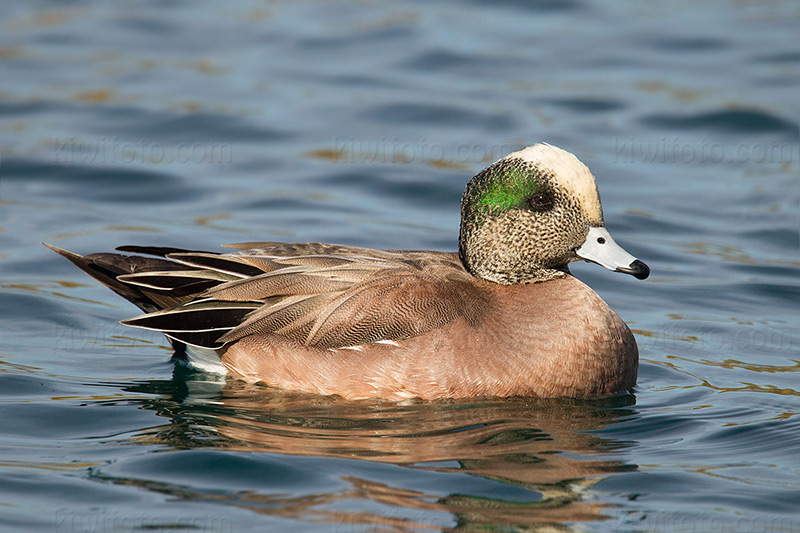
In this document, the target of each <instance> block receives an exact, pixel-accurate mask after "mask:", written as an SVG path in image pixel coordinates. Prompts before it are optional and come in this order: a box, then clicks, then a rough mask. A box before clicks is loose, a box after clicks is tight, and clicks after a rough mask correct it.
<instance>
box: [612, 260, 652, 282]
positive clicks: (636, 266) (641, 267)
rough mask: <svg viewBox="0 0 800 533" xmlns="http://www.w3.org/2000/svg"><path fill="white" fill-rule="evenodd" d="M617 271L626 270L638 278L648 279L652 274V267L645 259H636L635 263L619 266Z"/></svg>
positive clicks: (626, 272)
mask: <svg viewBox="0 0 800 533" xmlns="http://www.w3.org/2000/svg"><path fill="white" fill-rule="evenodd" d="M617 272H624V273H625V274H630V275H631V276H633V277H634V278H636V279H647V277H648V276H649V275H650V267H649V266H647V264H646V263H645V262H644V261H640V260H638V259H636V260H634V261H633V263H631V264H630V265H628V266H627V267H625V268H618V269H617Z"/></svg>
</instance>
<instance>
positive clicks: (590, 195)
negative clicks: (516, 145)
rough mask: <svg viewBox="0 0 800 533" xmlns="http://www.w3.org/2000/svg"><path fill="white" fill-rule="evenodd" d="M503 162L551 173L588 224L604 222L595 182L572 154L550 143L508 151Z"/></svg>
mask: <svg viewBox="0 0 800 533" xmlns="http://www.w3.org/2000/svg"><path fill="white" fill-rule="evenodd" d="M503 159H522V160H523V161H527V162H529V163H533V164H534V165H536V166H538V167H540V168H542V169H544V170H547V171H550V172H551V173H552V174H553V176H555V181H556V183H557V184H558V185H560V186H561V187H563V188H564V189H565V190H566V191H567V192H568V193H569V194H571V195H572V196H574V197H575V198H577V199H578V202H580V205H581V206H582V207H583V209H584V212H585V213H586V216H587V217H588V218H589V222H591V223H595V224H602V223H603V208H602V207H601V205H600V193H599V192H598V190H597V182H596V181H595V179H594V176H593V175H592V173H591V171H589V169H588V168H587V167H586V165H584V164H583V163H581V161H580V160H579V159H578V158H577V157H575V156H574V155H572V154H571V153H569V152H567V151H566V150H562V149H561V148H557V147H555V146H551V145H549V144H534V145H533V146H528V147H527V148H523V149H522V150H518V151H516V152H511V153H510V154H508V155H507V156H505V157H504V158H503ZM501 161H502V159H501Z"/></svg>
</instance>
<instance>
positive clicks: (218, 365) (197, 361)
mask: <svg viewBox="0 0 800 533" xmlns="http://www.w3.org/2000/svg"><path fill="white" fill-rule="evenodd" d="M186 355H187V356H189V361H188V364H189V366H191V367H192V368H195V369H197V370H200V371H201V372H208V373H210V374H220V375H222V376H224V375H226V374H227V373H228V369H226V368H225V366H223V364H222V361H220V360H219V356H218V355H217V352H216V351H215V350H212V349H211V348H201V347H200V346H192V345H186Z"/></svg>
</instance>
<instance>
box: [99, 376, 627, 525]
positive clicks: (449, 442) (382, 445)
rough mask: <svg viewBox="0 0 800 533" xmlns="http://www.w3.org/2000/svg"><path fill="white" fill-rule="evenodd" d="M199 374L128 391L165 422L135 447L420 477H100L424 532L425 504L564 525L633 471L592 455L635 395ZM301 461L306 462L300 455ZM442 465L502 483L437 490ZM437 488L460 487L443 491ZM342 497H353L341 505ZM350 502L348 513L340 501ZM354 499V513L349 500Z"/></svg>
mask: <svg viewBox="0 0 800 533" xmlns="http://www.w3.org/2000/svg"><path fill="white" fill-rule="evenodd" d="M198 376H202V374H194V373H192V372H191V371H188V370H187V369H185V368H183V367H181V366H177V367H176V377H175V379H174V380H173V381H172V382H168V381H154V382H142V383H141V384H140V385H137V386H134V387H131V388H128V390H129V391H130V392H137V393H142V392H148V393H164V392H167V391H169V394H168V395H167V396H161V397H159V398H158V399H152V398H151V399H148V400H146V401H142V400H140V399H137V400H136V401H137V402H140V401H141V402H142V405H143V406H145V407H146V408H147V409H151V410H154V411H156V412H157V413H158V414H159V415H160V416H163V417H166V418H168V419H169V423H168V424H166V425H163V426H156V427H154V428H151V429H150V430H149V431H146V434H145V435H139V436H138V437H137V438H136V439H135V441H134V442H135V443H137V444H146V445H153V444H158V445H162V446H163V445H167V446H170V447H171V448H173V449H175V450H180V449H182V450H185V449H198V448H201V449H202V448H205V449H212V450H226V451H235V452H247V453H269V454H282V455H284V456H286V455H288V456H308V457H316V458H320V457H323V458H326V457H327V458H340V459H360V460H365V461H371V462H375V463H384V464H391V465H398V466H402V467H405V468H411V469H416V470H417V471H418V472H419V478H420V480H419V484H418V486H413V487H412V488H409V486H408V485H404V486H402V487H393V486H392V483H391V477H392V476H391V475H390V476H386V472H383V474H382V475H376V476H373V479H369V476H363V475H358V474H359V473H362V474H363V472H364V470H363V469H362V470H357V469H354V471H353V475H347V476H342V477H341V479H342V481H344V482H346V483H347V484H348V487H349V488H348V489H346V490H337V491H332V492H324V491H323V492H322V493H315V494H312V495H308V494H303V495H297V496H291V495H290V496H287V495H286V494H285V492H284V493H283V494H281V495H279V496H276V495H275V493H274V491H269V492H266V491H265V492H263V493H262V492H259V491H253V490H242V491H241V492H239V491H233V492H227V493H225V494H226V495H221V494H220V493H219V491H214V494H213V497H211V495H209V494H202V492H203V489H199V492H198V494H190V492H192V489H187V488H186V486H185V485H178V484H176V485H175V486H171V485H169V484H164V483H163V482H149V481H147V480H141V479H139V480H136V479H128V478H126V479H120V478H115V477H114V476H113V475H112V476H110V477H108V476H105V475H104V474H103V471H102V469H100V470H98V471H97V472H96V474H97V477H99V478H101V479H103V481H111V482H115V483H123V484H136V485H141V486H145V487H147V488H148V489H150V490H154V491H157V492H163V493H170V494H172V495H174V496H179V497H181V498H202V499H206V498H210V500H209V501H212V502H214V503H225V504H228V505H235V506H239V507H242V508H246V509H249V510H251V511H253V512H256V513H265V514H269V515H274V516H280V517H287V518H293V519H303V520H312V521H320V522H327V523H336V524H350V525H353V526H355V525H357V524H361V525H371V526H375V525H380V526H381V527H385V528H389V529H390V530H391V529H392V528H395V529H398V530H407V529H411V530H416V529H415V528H420V529H427V528H429V527H431V526H432V525H431V524H430V523H427V524H425V523H420V519H419V516H420V512H423V513H426V512H427V513H433V514H432V515H431V516H439V517H441V515H440V514H439V513H446V514H445V515H444V516H448V515H449V517H451V518H450V520H455V521H456V522H457V524H458V525H459V526H467V527H475V526H489V525H492V526H498V525H505V526H512V527H541V526H554V527H559V528H560V527H564V525H565V523H571V522H583V521H596V520H603V519H605V518H607V516H605V515H604V514H603V510H604V509H606V508H607V507H608V505H607V504H604V503H599V502H593V501H589V500H588V499H587V498H586V497H585V495H586V491H588V490H590V489H591V486H592V485H593V484H594V483H596V482H597V481H598V480H600V479H603V475H604V474H610V473H614V472H621V471H628V470H631V469H635V465H627V464H623V463H622V462H619V461H616V460H608V459H599V458H597V459H594V458H593V457H595V456H598V455H601V454H607V453H609V452H611V451H613V450H614V449H615V448H619V447H620V444H619V443H617V442H615V441H613V440H610V439H606V438H603V437H602V436H599V435H597V434H596V432H597V431H600V430H603V429H604V428H606V427H607V426H608V425H609V424H613V423H614V422H615V421H617V420H619V419H621V418H626V417H628V416H630V414H631V413H632V410H631V409H630V406H632V405H633V403H634V402H635V398H634V397H633V395H631V394H625V395H621V396H616V397H613V398H606V399H602V400H574V399H533V398H509V399H504V400H498V399H471V400H448V401H440V402H420V401H409V402H403V403H396V402H388V401H381V400H364V401H356V402H354V401H345V400H342V399H341V398H338V397H324V396H318V395H312V394H304V393H298V392H288V391H281V390H276V389H272V388H268V387H263V386H260V385H253V384H248V383H245V382H241V381H235V380H228V381H227V382H226V383H225V384H224V385H223V386H222V389H221V390H220V389H219V386H218V385H217V384H215V383H209V382H204V381H194V380H196V379H197V377H198ZM297 461H298V462H299V463H300V464H302V462H303V459H302V458H297ZM448 473H452V474H453V475H463V474H468V475H472V476H479V477H480V478H483V480H484V481H487V482H488V483H490V484H497V485H496V489H495V492H494V494H495V495H496V496H494V497H487V496H486V495H485V494H483V495H475V494H470V489H469V487H468V486H465V485H464V484H463V483H459V482H457V481H456V482H453V483H452V484H445V485H443V484H442V482H441V481H439V482H437V483H436V488H435V489H433V488H432V487H430V486H428V487H426V484H430V480H431V477H430V476H432V475H433V476H436V475H438V476H446V475H447V474H448ZM403 477H404V478H406V479H407V476H403ZM376 480H380V481H376ZM387 480H388V482H387ZM467 485H468V484H467ZM443 486H444V487H448V486H453V487H456V488H457V490H453V491H452V492H450V493H449V494H446V495H444V496H442V492H443V489H442V487H443ZM290 490H291V489H290ZM187 491H188V492H187ZM282 492H283V491H282ZM304 492H305V491H304ZM444 492H447V489H446V488H445V489H444ZM506 496H510V497H506ZM344 500H347V503H344V504H343V505H338V506H337V505H336V504H337V503H338V502H344ZM359 500H361V501H364V500H367V501H369V502H373V503H378V504H381V506H390V507H392V508H396V509H397V510H398V511H397V512H396V513H388V514H386V513H383V514H381V513H380V512H375V511H374V506H372V507H370V508H369V509H371V510H370V511H365V510H363V508H364V507H365V506H364V505H363V504H359V503H357V501H359ZM354 502H356V503H354ZM345 507H346V508H347V509H348V510H347V511H345V510H342V509H343V508H345ZM359 507H361V508H362V510H361V511H355V510H353V511H351V510H350V509H357V508H359ZM337 508H338V509H337ZM383 508H384V509H385V507H383ZM413 517H416V518H413ZM441 525H442V524H439V525H435V526H433V527H434V528H438V527H441ZM451 525H452V524H451Z"/></svg>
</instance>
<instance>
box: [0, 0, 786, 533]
mask: <svg viewBox="0 0 800 533" xmlns="http://www.w3.org/2000/svg"><path fill="white" fill-rule="evenodd" d="M799 19H800V8H798V6H797V4H796V3H794V2H789V1H770V2H762V3H757V4H756V3H754V4H752V5H751V4H749V3H746V2H726V1H712V2H704V3H697V2H660V3H655V4H654V3H647V4H642V3H638V2H633V1H624V0H617V1H614V2H606V3H603V4H602V5H594V4H592V3H589V2H582V1H572V2H547V1H541V2H533V3H522V2H520V3H516V2H502V3H492V5H483V4H482V3H478V2H474V3H471V4H464V3H455V2H439V3H435V4H432V5H429V4H428V3H422V2H419V3H404V4H402V5H399V4H396V3H382V2H366V3H364V2H352V3H351V2H339V3H335V4H333V3H323V2H291V3H290V2H285V3H284V2H270V3H264V2H255V1H252V2H248V1H245V0H242V1H238V2H228V3H226V4H225V6H224V7H223V6H222V5H221V4H219V3H215V2H191V3H189V2H179V1H178V2H170V3H166V4H164V3H156V2H153V3H151V4H150V5H148V4H144V3H136V4H133V3H123V4H117V3H107V2H90V1H75V2H70V3H68V4H64V3H61V2H44V1H42V2H24V3H16V4H9V5H7V6H4V13H3V17H2V20H0V158H1V160H0V206H1V207H0V226H1V228H0V230H1V231H0V284H1V286H2V292H0V298H1V301H2V305H1V306H0V317H1V319H2V332H3V333H2V342H0V401H2V409H0V527H2V529H3V530H4V531H11V530H13V531H47V530H49V531H54V530H55V531H109V530H110V531H114V530H117V531H127V530H133V529H142V528H145V529H149V530H156V531H160V530H167V529H169V530H178V531H181V530H193V531H196V530H202V531H240V530H244V529H245V528H248V527H250V528H253V529H257V530H268V529H273V530H282V529H288V528H291V530H296V531H375V530H378V531H415V530H429V529H432V530H439V529H449V528H461V529H467V530H469V529H477V528H497V529H503V530H524V529H527V528H536V527H549V528H550V529H556V530H572V529H577V530H610V529H618V530H643V531H672V530H675V529H680V530H683V531H705V530H709V529H716V530H748V531H763V530H769V531H779V530H797V529H800V508H799V507H798V502H800V459H798V454H797V449H798V445H800V418H799V417H798V416H797V415H798V413H800V387H798V377H799V376H800V333H799V332H798V319H797V301H798V297H799V296H800V284H799V283H798V266H800V258H799V257H798V255H799V254H798V248H799V244H798V229H799V227H800V226H798V187H797V184H798V181H797V176H798V174H797V173H798V159H800V157H799V156H798V149H797V146H798V115H797V94H798V88H799V87H800V69H799V68H798V67H800V46H798V44H797V38H796V37H797V27H798V22H800V20H799ZM539 140H544V141H548V142H550V143H552V144H555V145H557V146H561V147H563V148H565V149H568V150H570V151H572V152H574V153H576V154H577V155H578V156H579V157H580V158H581V159H583V160H584V161H585V162H586V163H587V164H588V165H589V167H590V168H591V169H592V170H593V171H594V173H595V175H596V176H597V177H598V181H599V185H600V190H601V194H602V196H603V200H604V203H605V206H604V207H605V214H606V225H607V227H608V228H609V229H610V230H611V232H612V234H613V235H614V236H615V238H616V240H617V241H618V242H619V243H621V244H622V245H623V246H625V248H626V249H628V250H629V251H630V252H631V253H633V254H634V255H636V256H637V257H640V258H641V259H643V260H645V261H646V262H647V263H648V264H649V265H650V266H651V268H652V271H653V274H652V277H651V278H650V279H649V280H647V281H645V282H639V281H637V280H634V279H632V278H630V277H627V276H619V275H615V274H612V273H610V272H607V271H605V270H603V269H601V268H599V267H597V266H594V265H584V264H578V265H575V267H574V269H573V271H574V273H575V274H576V275H577V276H579V277H580V278H581V279H583V280H584V281H586V282H587V283H588V284H589V285H591V286H592V287H594V288H595V289H596V290H597V291H598V292H599V294H600V295H601V296H602V297H603V298H604V299H605V300H606V301H608V302H609V304H610V305H611V306H612V307H613V308H614V309H615V310H617V312H618V313H619V314H620V315H621V316H622V318H623V319H624V320H626V321H627V322H628V323H629V324H630V326H631V328H632V329H633V330H634V331H635V333H636V336H637V340H638V342H639V346H640V351H641V356H642V365H641V371H640V376H639V384H638V386H637V387H636V389H635V391H634V393H633V394H631V395H625V396H622V397H619V398H613V399H607V400H602V401H566V400H553V401H541V400H537V401H534V400H525V399H515V400H502V401H500V400H498V401H489V400H484V401H459V402H445V403H430V404H425V403H411V404H409V405H400V406H398V405H395V404H389V403H384V402H354V403H350V402H345V401H342V400H337V399H335V398H320V397H315V396H306V395H302V394H293V393H286V392H280V391H274V390H270V389H267V388H263V387H254V386H247V385H244V384H242V383H238V382H234V381H230V382H227V383H224V384H220V383H216V382H213V381H210V380H209V378H208V376H204V375H202V374H198V373H193V372H191V371H188V370H187V369H185V368H182V367H175V366H174V365H173V364H172V363H171V362H170V361H169V359H168V358H169V351H168V350H167V349H166V347H165V343H164V341H163V339H162V338H159V337H158V336H157V335H155V334H149V333H147V332H144V331H138V330H133V329H130V328H125V327H123V326H121V325H119V324H118V323H117V321H118V320H120V319H123V318H126V317H129V316H132V315H134V314H136V312H137V311H136V310H135V309H134V308H133V307H132V306H130V305H129V304H127V303H126V302H124V301H122V300H120V299H119V298H117V297H116V296H114V295H113V294H112V293H110V292H109V291H108V290H106V289H104V288H102V287H100V286H99V285H97V284H96V283H94V282H93V281H91V280H90V279H89V278H87V277H86V276H84V275H83V274H81V273H80V272H79V271H78V270H76V269H75V268H73V267H72V266H71V265H69V264H68V263H67V262H66V261H64V260H63V259H61V258H59V257H57V256H55V255H54V254H52V253H51V252H50V251H48V250H46V249H45V248H44V247H42V246H41V245H39V242H40V241H47V242H51V243H53V244H56V245H58V246H61V247H64V248H67V249H70V250H75V251H79V252H84V253H88V252H92V251H98V250H109V249H111V248H112V247H114V246H115V245H118V244H157V245H167V246H181V247H189V248H195V247H196V248H206V249H211V250H216V249H217V246H218V245H219V244H222V243H228V242H241V241H248V240H288V241H306V240H321V241H328V242H338V243H346V244H352V245H360V246H371V247H391V248H417V249H419V248H430V249H444V250H452V249H454V248H455V242H456V235H457V225H458V200H459V196H460V194H461V191H462V189H463V186H464V184H465V183H466V181H467V179H468V178H469V177H470V176H471V175H472V174H473V173H474V172H476V171H478V170H480V169H482V168H484V167H485V166H486V164H487V162H489V161H492V160H494V159H497V158H499V157H501V156H503V155H505V154H506V153H507V152H509V151H511V150H512V149H516V148H519V147H521V146H524V145H527V144H531V143H532V142H534V141H539Z"/></svg>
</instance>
